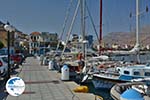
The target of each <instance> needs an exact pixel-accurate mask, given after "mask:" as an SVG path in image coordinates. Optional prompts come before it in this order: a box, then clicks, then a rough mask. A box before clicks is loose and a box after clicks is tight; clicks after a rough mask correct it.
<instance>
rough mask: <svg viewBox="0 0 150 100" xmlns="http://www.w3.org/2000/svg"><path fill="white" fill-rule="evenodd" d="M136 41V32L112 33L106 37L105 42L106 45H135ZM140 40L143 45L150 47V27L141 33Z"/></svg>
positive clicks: (143, 29)
mask: <svg viewBox="0 0 150 100" xmlns="http://www.w3.org/2000/svg"><path fill="white" fill-rule="evenodd" d="M135 39H136V34H135V32H112V33H109V34H108V35H106V36H104V38H103V41H104V43H106V44H110V45H111V44H120V45H123V44H130V45H134V44H135V41H136V40H135ZM139 40H140V43H141V44H142V45H144V46H145V45H150V26H145V27H143V28H142V29H141V32H140V33H139Z"/></svg>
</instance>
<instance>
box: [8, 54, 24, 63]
mask: <svg viewBox="0 0 150 100" xmlns="http://www.w3.org/2000/svg"><path fill="white" fill-rule="evenodd" d="M11 59H12V60H13V61H14V63H15V64H17V65H22V63H23V61H24V60H25V57H24V55H23V54H21V53H17V54H14V55H11Z"/></svg>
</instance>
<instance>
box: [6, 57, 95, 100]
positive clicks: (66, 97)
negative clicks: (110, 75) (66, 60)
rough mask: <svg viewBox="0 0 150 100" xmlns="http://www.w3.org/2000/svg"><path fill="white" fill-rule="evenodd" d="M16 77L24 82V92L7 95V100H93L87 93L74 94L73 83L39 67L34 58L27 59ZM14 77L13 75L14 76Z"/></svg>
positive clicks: (92, 96) (93, 97)
mask: <svg viewBox="0 0 150 100" xmlns="http://www.w3.org/2000/svg"><path fill="white" fill-rule="evenodd" d="M18 72H20V73H18V74H16V75H18V76H19V77H20V78H22V79H23V80H24V81H25V84H26V88H25V92H24V93H23V94H22V95H20V96H18V97H13V96H10V95H8V96H7V98H6V99H7V100H94V99H95V96H94V95H93V94H89V93H74V92H73V91H72V90H73V89H74V88H75V87H76V86H78V85H77V84H76V83H75V82H73V81H69V82H64V81H61V80H60V73H57V72H56V71H49V70H48V68H47V66H41V65H40V63H39V61H38V60H37V59H35V58H32V57H29V58H27V59H26V63H24V64H23V66H22V68H19V69H18ZM14 76H15V75H14Z"/></svg>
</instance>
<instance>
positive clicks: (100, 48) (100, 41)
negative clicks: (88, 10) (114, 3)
mask: <svg viewBox="0 0 150 100" xmlns="http://www.w3.org/2000/svg"><path fill="white" fill-rule="evenodd" d="M102 8H103V7H102V0H100V30H99V38H100V39H99V55H101V53H102V17H103V15H102V14H103V13H102V11H103V10H102Z"/></svg>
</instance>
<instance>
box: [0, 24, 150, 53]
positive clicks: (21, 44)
mask: <svg viewBox="0 0 150 100" xmlns="http://www.w3.org/2000/svg"><path fill="white" fill-rule="evenodd" d="M4 25H5V23H3V22H0V34H1V35H0V48H3V47H7V31H6V30H5V29H4ZM58 35H59V34H58V33H50V32H32V33H30V34H26V33H23V32H21V31H20V30H17V28H16V30H15V32H12V33H11V34H10V47H11V48H14V49H15V52H16V53H17V52H18V53H19V52H21V53H30V54H44V53H45V52H48V51H50V49H51V50H55V49H56V47H57V44H58V40H59V38H58V37H59V36H58ZM113 35H115V36H113ZM140 36H141V37H142V39H143V41H144V42H145V41H146V39H147V37H148V36H149V37H150V35H149V34H144V33H143V35H140ZM144 36H145V37H146V38H144ZM133 37H134V33H124V34H123V33H121V32H120V33H119V32H118V33H110V34H108V35H107V36H105V37H104V39H103V43H102V44H103V45H102V50H130V49H131V48H133V47H134V43H135V38H133ZM85 38H86V40H87V41H88V45H87V47H88V48H92V49H93V50H95V51H98V48H99V43H98V41H97V40H94V39H93V38H94V37H93V35H87V36H85ZM81 39H82V37H81V36H80V35H78V34H72V36H71V37H70V40H69V42H68V43H67V48H68V49H69V48H72V47H75V48H76V47H77V48H81V47H80V46H81V45H79V44H77V43H78V42H79V41H80V40H81ZM144 39H145V40H144ZM63 46H64V41H62V42H61V45H60V47H59V49H61V50H62V49H63ZM141 50H150V44H149V43H147V44H145V43H144V45H142V47H141Z"/></svg>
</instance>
